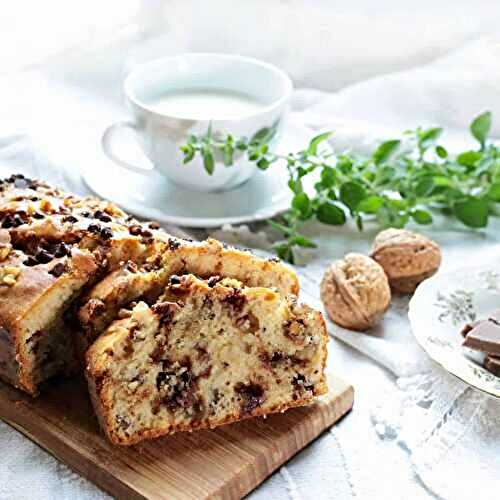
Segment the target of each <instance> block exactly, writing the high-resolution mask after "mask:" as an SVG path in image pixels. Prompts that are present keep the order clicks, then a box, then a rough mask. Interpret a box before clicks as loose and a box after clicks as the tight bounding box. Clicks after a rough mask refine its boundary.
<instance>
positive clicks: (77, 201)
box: [0, 175, 168, 395]
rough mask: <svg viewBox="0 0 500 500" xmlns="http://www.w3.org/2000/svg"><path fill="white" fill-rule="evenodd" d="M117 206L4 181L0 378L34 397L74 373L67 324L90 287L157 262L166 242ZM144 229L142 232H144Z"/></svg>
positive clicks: (36, 184) (0, 189) (0, 186)
mask: <svg viewBox="0 0 500 500" xmlns="http://www.w3.org/2000/svg"><path fill="white" fill-rule="evenodd" d="M137 225H138V223H137V222H136V221H134V220H133V219H130V218H129V217H128V216H127V215H126V214H125V213H124V212H123V211H121V210H120V209H119V208H118V207H115V206H114V205H112V204H110V203H108V202H102V201H99V200H97V199H93V198H80V197H77V196H74V195H70V194H67V193H64V192H63V191H60V190H59V189H56V188H53V187H51V186H49V185H48V184H45V183H43V182H40V181H37V180H33V179H28V178H26V177H24V176H22V175H13V176H11V177H9V178H8V179H5V180H3V181H0V328H1V331H2V332H3V333H4V334H3V335H2V338H1V339H0V377H1V378H3V379H4V380H7V381H8V382H11V383H12V384H14V385H16V386H17V387H19V388H21V389H23V390H25V391H27V392H29V393H30V394H33V395H35V394H37V392H38V390H39V385H40V384H41V383H42V382H43V381H45V380H46V379H48V378H50V377H52V376H54V375H56V374H59V373H64V372H71V371H73V370H74V369H75V366H76V363H75V358H74V346H73V338H72V337H73V332H71V329H70V325H69V323H68V321H66V320H65V319H64V317H63V315H64V313H65V311H66V310H67V309H68V308H69V306H70V305H71V304H72V303H73V302H74V301H75V299H76V298H77V297H78V296H79V295H80V294H81V293H82V291H83V290H84V289H85V287H87V286H89V285H90V284H91V283H92V282H93V281H95V280H97V279H98V278H99V277H101V276H103V275H104V274H106V273H107V272H109V271H112V270H113V269H117V268H119V267H120V266H121V265H122V262H123V261H126V260H128V259H130V258H133V259H134V261H135V262H139V263H140V262H143V261H146V260H147V259H148V258H150V257H151V255H153V254H154V255H157V252H158V248H159V246H160V244H161V241H162V239H164V240H166V239H167V238H168V235H165V234H164V233H161V232H160V231H153V230H151V229H149V228H144V230H141V231H140V234H131V233H136V232H137V230H136V229H134V228H136V227H137ZM141 227H142V226H141Z"/></svg>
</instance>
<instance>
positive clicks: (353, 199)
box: [340, 182, 366, 210]
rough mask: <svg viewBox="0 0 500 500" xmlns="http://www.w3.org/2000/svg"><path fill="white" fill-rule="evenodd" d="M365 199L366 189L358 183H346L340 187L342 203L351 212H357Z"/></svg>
mask: <svg viewBox="0 0 500 500" xmlns="http://www.w3.org/2000/svg"><path fill="white" fill-rule="evenodd" d="M365 197H366V191H365V188H364V187H363V186H362V185H361V184H358V183H357V182H344V184H342V186H340V201H341V202H342V203H343V204H344V205H346V206H347V207H348V208H349V209H350V210H355V209H356V207H357V206H358V204H359V202H360V201H361V200H362V199H363V198H365Z"/></svg>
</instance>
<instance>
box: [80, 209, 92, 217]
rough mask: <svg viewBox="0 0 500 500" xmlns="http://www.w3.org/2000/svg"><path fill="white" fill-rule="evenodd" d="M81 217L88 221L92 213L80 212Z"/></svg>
mask: <svg viewBox="0 0 500 500" xmlns="http://www.w3.org/2000/svg"><path fill="white" fill-rule="evenodd" d="M80 215H81V216H82V217H85V218H87V219H88V218H89V217H90V212H87V211H86V210H84V211H83V212H80Z"/></svg>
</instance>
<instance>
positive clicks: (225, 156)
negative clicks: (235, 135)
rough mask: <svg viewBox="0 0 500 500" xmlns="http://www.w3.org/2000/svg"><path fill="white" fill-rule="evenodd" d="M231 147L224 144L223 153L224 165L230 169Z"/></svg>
mask: <svg viewBox="0 0 500 500" xmlns="http://www.w3.org/2000/svg"><path fill="white" fill-rule="evenodd" d="M233 151H234V150H233V146H232V145H231V144H229V143H228V144H226V145H225V146H224V151H223V159H224V165H225V166H226V167H230V166H231V165H232V164H233Z"/></svg>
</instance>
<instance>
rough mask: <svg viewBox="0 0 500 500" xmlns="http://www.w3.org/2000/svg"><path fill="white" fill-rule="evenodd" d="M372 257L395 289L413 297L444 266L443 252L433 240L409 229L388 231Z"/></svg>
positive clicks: (375, 243)
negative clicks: (419, 286)
mask: <svg viewBox="0 0 500 500" xmlns="http://www.w3.org/2000/svg"><path fill="white" fill-rule="evenodd" d="M371 257H372V258H373V259H374V260H376V261H377V262H378V263H379V264H380V265H381V266H382V267H383V269H384V271H385V274H387V277H388V278H389V283H390V285H391V288H392V289H393V290H395V291H397V292H400V293H413V292H414V291H415V289H416V288H417V286H418V285H419V283H421V282H422V281H423V280H425V279H427V278H429V277H430V276H432V275H433V274H434V273H436V271H437V270H438V269H439V266H440V264H441V250H440V249H439V246H438V245H437V243H435V242H434V241H432V240H430V239H429V238H427V237H425V236H423V235H421V234H418V233H414V232H412V231H408V230H406V229H393V228H391V229H386V230H385V231H382V232H380V233H379V234H378V235H377V237H376V238H375V241H374V242H373V247H372V252H371Z"/></svg>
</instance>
